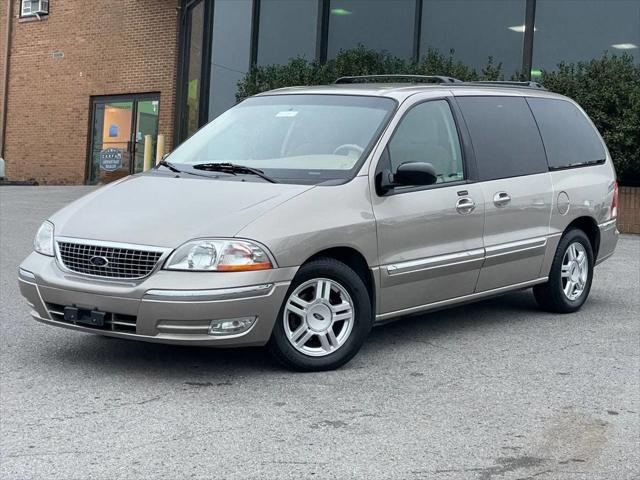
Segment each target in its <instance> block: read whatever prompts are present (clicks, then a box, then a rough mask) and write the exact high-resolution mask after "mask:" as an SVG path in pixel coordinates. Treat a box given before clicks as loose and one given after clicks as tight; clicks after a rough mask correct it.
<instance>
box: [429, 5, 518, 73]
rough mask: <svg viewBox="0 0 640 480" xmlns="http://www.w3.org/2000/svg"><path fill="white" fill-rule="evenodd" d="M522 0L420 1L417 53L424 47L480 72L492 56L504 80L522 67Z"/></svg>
mask: <svg viewBox="0 0 640 480" xmlns="http://www.w3.org/2000/svg"><path fill="white" fill-rule="evenodd" d="M524 17H525V0H509V1H505V0H424V4H423V7H422V32H421V41H420V55H426V53H427V51H428V49H430V48H432V49H435V50H438V51H439V52H440V53H441V54H444V55H447V56H448V55H449V52H450V51H451V50H453V51H454V59H455V60H458V61H461V62H462V63H464V64H465V65H468V66H470V67H473V68H475V69H477V70H478V71H480V69H481V68H482V67H484V66H485V65H486V64H487V61H488V58H489V57H493V59H494V62H495V63H502V73H503V74H504V75H505V77H506V78H507V79H508V78H509V77H510V76H511V75H512V74H513V73H515V72H516V71H518V70H520V69H521V68H522V42H523V40H524Z"/></svg>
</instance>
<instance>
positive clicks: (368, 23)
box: [327, 0, 416, 59]
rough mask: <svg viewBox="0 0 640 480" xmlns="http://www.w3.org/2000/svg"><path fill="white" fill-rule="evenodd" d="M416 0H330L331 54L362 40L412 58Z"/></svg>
mask: <svg viewBox="0 0 640 480" xmlns="http://www.w3.org/2000/svg"><path fill="white" fill-rule="evenodd" d="M415 13H416V2H415V0H331V6H330V13H329V44H328V50H327V55H328V58H334V57H335V56H336V55H337V54H338V52H339V51H340V50H343V49H349V48H354V47H357V46H358V45H359V44H362V45H364V46H365V47H367V48H371V49H374V50H377V51H386V52H389V53H391V54H392V55H396V56H398V57H403V58H407V59H408V58H411V56H412V55H413V36H414V30H415Z"/></svg>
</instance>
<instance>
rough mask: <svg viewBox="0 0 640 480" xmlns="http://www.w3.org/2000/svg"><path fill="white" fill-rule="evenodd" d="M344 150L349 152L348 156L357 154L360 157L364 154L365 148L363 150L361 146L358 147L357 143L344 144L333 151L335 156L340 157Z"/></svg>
mask: <svg viewBox="0 0 640 480" xmlns="http://www.w3.org/2000/svg"><path fill="white" fill-rule="evenodd" d="M342 150H345V151H346V152H347V153H346V155H349V152H356V153H357V154H358V155H362V153H363V152H364V148H362V147H361V146H360V145H356V144H355V143H344V144H342V145H340V146H339V147H338V148H336V149H335V150H334V151H333V154H334V155H340V153H339V152H341V151H342ZM343 155H344V154H343Z"/></svg>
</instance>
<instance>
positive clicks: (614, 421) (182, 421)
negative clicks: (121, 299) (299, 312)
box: [0, 187, 640, 480]
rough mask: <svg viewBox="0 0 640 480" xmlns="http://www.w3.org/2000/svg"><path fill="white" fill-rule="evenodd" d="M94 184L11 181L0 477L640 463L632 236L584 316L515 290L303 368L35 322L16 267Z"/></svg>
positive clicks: (407, 322) (241, 352) (6, 194)
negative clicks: (333, 366)
mask: <svg viewBox="0 0 640 480" xmlns="http://www.w3.org/2000/svg"><path fill="white" fill-rule="evenodd" d="M89 190H90V188H89V187H0V289H1V291H0V334H1V337H0V477H1V478H3V479H8V480H13V479H105V480H106V479H108V480H114V479H154V480H155V479H190V478H197V479H211V478H260V479H273V478H287V479H306V478H341V479H342V478H344V479H365V478H366V479H374V478H399V479H423V478H424V479H443V480H450V479H478V480H490V479H492V480H497V479H536V480H541V479H542V480H565V479H566V480H577V479H598V480H599V479H605V480H627V479H629V480H631V479H638V478H640V449H639V448H638V446H639V445H640V236H630V235H626V236H625V235H623V236H621V239H620V242H619V244H618V249H617V251H616V253H615V255H614V256H613V257H612V258H611V259H609V260H607V261H606V262H605V263H603V264H602V265H601V266H599V267H597V268H596V272H595V278H594V282H593V288H592V291H591V295H590V298H589V300H588V301H587V303H586V305H585V306H584V308H583V309H582V310H581V311H580V312H578V313H575V314H571V315H552V314H548V313H543V312H541V311H539V310H538V309H537V307H536V305H535V302H534V300H533V295H532V293H531V291H523V292H517V293H512V294H508V295H505V296H503V297H500V298H496V299H491V300H487V301H483V302H479V303H476V304H472V305H468V306H464V307H459V308H454V309H450V310H443V311H439V312H436V313H431V314H428V315H421V316H414V317H411V318H407V319H403V320H402V321H399V322H396V323H393V324H388V325H385V326H383V327H379V328H377V329H375V330H374V331H373V332H372V334H371V336H370V339H369V341H368V343H367V344H366V345H365V347H364V348H363V350H362V351H361V352H360V353H359V354H358V355H357V356H356V358H355V359H354V360H353V361H351V362H350V363H349V364H348V365H346V366H345V367H343V368H342V369H340V370H338V371H335V372H327V373H311V374H299V373H298V374H296V373H291V372H288V371H286V370H283V369H282V368H280V366H278V365H277V364H276V363H275V362H274V361H273V360H271V358H270V357H269V356H268V354H267V353H266V352H265V351H263V350H262V349H233V350H214V349H206V348H187V347H178V346H165V345H156V344H146V343H141V342H132V341H126V340H118V339H108V338H105V337H100V336H96V335H90V334H83V333H77V332H72V331H69V330H65V329H59V328H55V327H50V326H46V325H42V324H40V323H37V322H35V321H34V320H32V319H31V317H30V316H29V308H28V307H27V304H26V303H25V301H24V300H23V299H22V298H21V297H20V295H19V292H18V287H17V277H16V274H17V268H18V265H19V263H20V262H21V260H22V259H23V258H24V257H25V256H26V255H27V254H28V253H29V252H30V251H31V242H32V238H33V235H34V233H35V231H36V229H37V228H38V226H39V224H40V223H41V222H42V220H44V219H45V218H46V217H47V216H48V215H49V214H51V213H52V212H54V211H55V210H57V209H58V208H60V207H61V206H63V205H65V204H66V203H68V202H70V201H71V200H73V199H75V198H77V197H79V196H81V195H82V194H84V193H86V192H88V191H89ZM141 200H142V199H141ZM148 200H150V201H156V199H148ZM164 201H169V200H168V199H165V200H164ZM131 208H135V204H134V203H132V205H131Z"/></svg>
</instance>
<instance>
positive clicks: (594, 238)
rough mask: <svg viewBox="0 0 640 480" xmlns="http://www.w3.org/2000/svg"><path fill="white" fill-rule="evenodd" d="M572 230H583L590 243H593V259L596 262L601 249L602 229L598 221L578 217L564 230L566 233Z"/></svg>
mask: <svg viewBox="0 0 640 480" xmlns="http://www.w3.org/2000/svg"><path fill="white" fill-rule="evenodd" d="M572 228H576V229H578V230H582V231H583V232H584V233H585V235H586V236H587V238H588V239H589V242H591V248H592V249H593V259H594V261H595V260H596V259H597V258H598V250H599V249H600V228H598V224H597V223H596V221H595V220H594V219H593V218H592V217H586V216H585V217H578V218H576V219H575V220H573V221H572V222H571V223H570V224H569V225H567V228H565V229H564V233H566V232H568V231H569V230H570V229H572Z"/></svg>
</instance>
